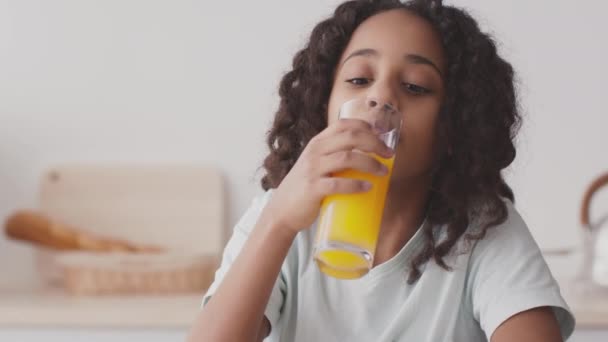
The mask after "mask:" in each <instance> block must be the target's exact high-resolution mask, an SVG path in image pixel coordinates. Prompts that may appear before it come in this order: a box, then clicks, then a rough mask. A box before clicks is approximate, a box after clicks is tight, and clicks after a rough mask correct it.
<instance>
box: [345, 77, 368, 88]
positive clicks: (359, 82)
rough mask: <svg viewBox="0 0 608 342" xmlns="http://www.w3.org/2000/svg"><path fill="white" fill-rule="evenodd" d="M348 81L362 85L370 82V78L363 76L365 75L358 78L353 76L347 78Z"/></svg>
mask: <svg viewBox="0 0 608 342" xmlns="http://www.w3.org/2000/svg"><path fill="white" fill-rule="evenodd" d="M346 82H348V83H350V84H353V85H357V86H361V85H366V84H368V83H369V80H368V79H367V78H363V77H356V78H351V79H349V80H346Z"/></svg>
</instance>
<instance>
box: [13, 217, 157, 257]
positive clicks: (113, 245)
mask: <svg viewBox="0 0 608 342" xmlns="http://www.w3.org/2000/svg"><path fill="white" fill-rule="evenodd" d="M4 228H5V233H6V235H7V236H8V237H9V238H12V239H16V240H21V241H25V242H29V243H32V244H35V245H39V246H44V247H47V248H51V249H57V250H80V251H93V252H113V251H116V252H132V253H143V252H148V253H154V252H161V251H162V248H160V247H157V246H142V245H137V244H134V243H131V242H128V241H124V240H120V239H114V238H110V237H103V236H99V235H97V234H93V233H91V232H87V231H85V230H82V229H78V228H75V227H71V226H69V225H66V224H64V223H61V222H59V221H57V220H53V219H51V218H50V217H48V216H46V215H44V214H42V213H40V212H37V211H33V210H21V211H18V212H15V213H14V214H13V215H11V216H9V218H8V219H7V220H6V222H5V226H4Z"/></svg>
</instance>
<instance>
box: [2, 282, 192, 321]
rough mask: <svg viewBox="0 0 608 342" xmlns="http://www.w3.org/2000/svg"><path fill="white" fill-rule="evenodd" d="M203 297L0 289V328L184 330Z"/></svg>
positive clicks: (39, 289)
mask: <svg viewBox="0 0 608 342" xmlns="http://www.w3.org/2000/svg"><path fill="white" fill-rule="evenodd" d="M202 297H203V294H202V293H201V294H193V295H168V296H100V297H75V296H70V295H67V294H65V293H63V292H61V291H60V290H48V289H41V288H29V289H28V288H22V289H0V326H4V327H19V326H27V327H70V328H80V327H82V328H85V327H87V328H97V327H99V328H102V327H103V328H105V327H115V328H187V327H189V326H190V324H191V322H192V321H193V320H194V318H195V316H196V314H197V311H198V310H199V306H200V303H201V300H202Z"/></svg>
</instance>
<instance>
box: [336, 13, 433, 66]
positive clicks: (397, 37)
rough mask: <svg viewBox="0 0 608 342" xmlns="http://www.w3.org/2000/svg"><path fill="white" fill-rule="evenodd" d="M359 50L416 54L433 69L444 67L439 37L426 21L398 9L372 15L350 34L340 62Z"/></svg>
mask: <svg viewBox="0 0 608 342" xmlns="http://www.w3.org/2000/svg"><path fill="white" fill-rule="evenodd" d="M359 49H374V50H377V51H378V52H379V53H380V54H383V53H385V54H391V53H395V54H399V55H402V54H412V53H413V54H419V55H423V56H426V57H427V58H429V59H431V60H433V61H434V62H435V63H436V64H437V65H440V66H441V65H444V54H443V48H442V45H441V39H440V37H439V34H438V33H437V32H436V30H435V29H434V28H433V27H432V25H431V24H430V23H429V22H428V21H426V20H425V19H423V18H421V17H419V16H418V15H416V14H414V13H412V12H410V11H407V10H402V9H397V10H390V11H386V12H382V13H379V14H376V15H374V16H372V17H370V18H368V19H367V20H365V21H364V22H363V23H361V25H359V27H357V29H356V30H355V32H354V33H353V35H352V37H351V39H350V41H349V43H348V45H347V47H346V49H345V51H344V54H343V56H342V58H341V61H343V60H344V59H345V58H346V57H347V56H348V55H349V54H350V53H351V52H352V51H355V50H359Z"/></svg>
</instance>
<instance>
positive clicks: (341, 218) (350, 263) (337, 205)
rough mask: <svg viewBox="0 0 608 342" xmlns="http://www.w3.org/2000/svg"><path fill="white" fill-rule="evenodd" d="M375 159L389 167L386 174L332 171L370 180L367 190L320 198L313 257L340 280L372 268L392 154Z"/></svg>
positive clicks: (341, 175) (353, 276)
mask: <svg viewBox="0 0 608 342" xmlns="http://www.w3.org/2000/svg"><path fill="white" fill-rule="evenodd" d="M374 158H376V159H377V160H378V161H379V162H381V163H382V164H384V165H386V166H387V167H388V169H389V172H388V174H387V175H385V176H376V175H372V174H369V173H363V172H359V171H355V170H347V171H343V172H338V173H336V174H335V176H336V177H344V178H355V179H361V180H365V181H368V182H370V183H371V184H372V188H371V189H370V190H369V191H368V192H363V193H357V194H335V195H330V196H327V197H326V198H325V199H324V200H323V203H322V205H321V215H320V218H319V225H318V231H317V243H316V246H318V250H316V251H315V260H316V261H317V264H318V265H319V268H320V270H321V271H322V272H324V273H326V274H327V275H330V276H333V277H336V278H341V279H352V278H359V277H361V276H363V275H364V274H366V273H367V272H368V271H369V269H370V268H371V265H372V262H373V256H374V253H375V251H376V243H377V241H378V235H379V232H380V224H381V221H382V213H383V211H384V202H385V199H386V193H387V191H388V184H389V180H390V177H391V173H392V170H393V162H394V157H393V158H388V159H385V158H381V157H378V156H374ZM321 241H324V242H321ZM328 241H329V242H328Z"/></svg>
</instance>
